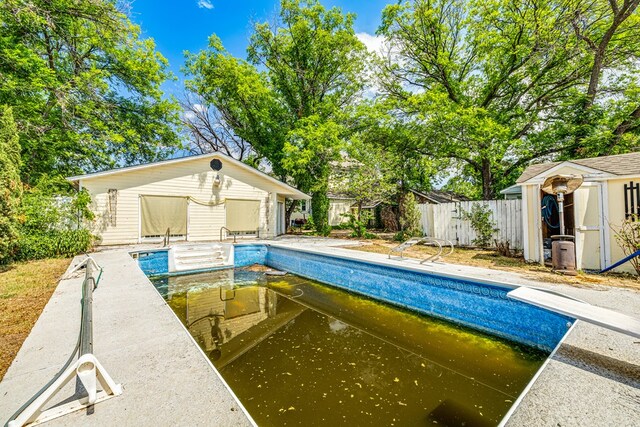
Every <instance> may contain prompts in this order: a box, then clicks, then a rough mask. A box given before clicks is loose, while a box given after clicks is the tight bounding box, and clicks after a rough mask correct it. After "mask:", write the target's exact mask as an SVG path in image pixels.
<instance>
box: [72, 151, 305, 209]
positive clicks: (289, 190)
mask: <svg viewBox="0 0 640 427" xmlns="http://www.w3.org/2000/svg"><path fill="white" fill-rule="evenodd" d="M216 158H217V159H220V160H222V161H225V162H228V163H231V164H233V165H235V166H237V167H239V168H241V169H244V170H245V171H248V172H250V173H253V174H255V175H257V176H259V177H260V178H263V179H264V180H266V181H268V182H269V183H270V184H274V185H275V186H276V187H277V188H279V189H281V190H283V191H280V193H282V194H283V195H286V196H289V197H291V198H293V199H310V198H311V197H310V196H308V195H307V194H305V193H303V192H302V191H300V190H298V189H297V188H294V187H292V186H290V185H289V184H286V183H284V182H282V181H280V180H277V179H275V178H274V177H272V176H270V175H267V174H266V173H264V172H262V171H259V170H258V169H256V168H253V167H251V166H249V165H247V164H245V163H242V162H241V161H239V160H236V159H234V158H233V157H230V156H227V155H226V154H222V153H220V152H215V153H208V154H200V155H197V156H185V157H179V158H177V159H169V160H161V161H158V162H151V163H143V164H140V165H133V166H125V167H122V168H114V169H109V170H105V171H101V172H93V173H87V174H84V175H76V176H71V177H68V178H67V181H70V182H79V181H84V180H88V179H93V178H101V177H104V176H109V175H116V174H121V173H128V172H133V171H139V170H141V169H148V168H155V167H160V166H167V165H172V164H177V163H183V162H188V161H192V160H198V159H216Z"/></svg>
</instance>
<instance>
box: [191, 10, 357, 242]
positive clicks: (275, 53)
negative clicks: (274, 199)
mask: <svg viewBox="0 0 640 427" xmlns="http://www.w3.org/2000/svg"><path fill="white" fill-rule="evenodd" d="M353 20H354V16H353V15H352V14H346V15H345V14H343V13H342V12H341V11H340V9H338V8H332V9H329V10H326V9H325V8H324V7H323V6H322V5H320V3H319V2H318V1H317V0H309V1H299V0H282V1H281V3H280V11H279V14H278V16H277V17H276V18H275V19H274V21H273V23H261V24H257V25H255V27H254V33H253V35H252V36H251V42H250V44H249V47H248V61H244V60H240V59H236V58H234V57H232V56H231V55H229V54H228V53H227V52H225V50H224V48H223V46H222V44H221V42H220V40H219V39H218V38H217V37H216V36H212V37H211V38H210V40H209V49H208V50H206V51H203V52H200V53H198V54H190V55H188V59H187V67H186V68H187V72H188V73H189V74H191V75H192V79H191V80H190V81H189V82H187V87H188V88H189V89H190V90H191V91H193V92H195V93H197V94H199V95H200V96H202V97H203V98H204V99H205V100H206V101H207V102H208V103H209V104H211V105H212V106H214V107H215V108H216V109H217V110H218V111H220V113H221V114H222V117H223V119H224V120H225V122H226V123H228V124H229V125H230V126H232V128H233V132H234V134H236V135H238V136H240V137H241V138H243V139H244V140H246V141H248V142H250V143H251V145H252V147H253V149H254V150H255V151H256V152H257V153H258V155H260V156H263V157H265V158H266V159H268V160H269V162H270V164H271V167H272V170H273V172H274V173H275V174H276V175H278V176H279V177H280V178H282V179H287V178H289V179H291V180H293V183H294V184H295V185H297V186H298V187H299V188H300V189H301V190H303V191H310V192H312V196H313V199H312V206H313V210H314V223H315V225H316V227H317V228H318V230H319V231H322V232H324V231H326V230H327V228H328V224H327V207H328V201H327V198H326V197H327V196H326V191H327V186H328V175H329V168H328V162H329V161H331V160H333V159H336V158H338V155H339V149H340V142H341V141H342V139H343V138H342V136H343V134H344V129H343V128H342V126H341V122H342V120H341V118H340V113H341V110H342V109H343V108H345V107H346V106H348V105H349V104H351V103H352V102H354V101H355V100H356V97H357V95H358V94H359V92H360V91H361V89H362V87H363V81H364V79H363V77H364V76H363V71H364V55H365V47H364V45H363V44H362V43H360V42H359V40H358V39H357V37H356V36H355V33H354V31H353ZM291 208H292V209H293V208H295V205H292V206H291ZM316 219H317V221H316Z"/></svg>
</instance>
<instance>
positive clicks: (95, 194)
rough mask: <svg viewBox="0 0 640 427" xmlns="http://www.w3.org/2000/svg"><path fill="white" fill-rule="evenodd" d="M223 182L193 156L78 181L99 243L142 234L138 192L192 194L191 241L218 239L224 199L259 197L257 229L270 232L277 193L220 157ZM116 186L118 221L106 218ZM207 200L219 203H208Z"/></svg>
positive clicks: (132, 240)
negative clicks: (217, 181)
mask: <svg viewBox="0 0 640 427" xmlns="http://www.w3.org/2000/svg"><path fill="white" fill-rule="evenodd" d="M219 174H220V178H221V179H222V185H221V186H220V187H219V188H216V187H214V186H213V180H214V178H215V176H216V172H214V171H212V170H211V169H210V167H209V159H194V160H193V161H187V162H181V163H179V164H171V165H166V166H162V165H160V166H157V167H153V168H145V169H141V170H132V171H126V172H125V171H123V172H121V173H116V174H111V175H107V176H102V177H94V178H90V179H85V180H82V181H81V185H82V187H83V188H86V189H87V190H88V191H89V193H90V194H91V198H92V206H91V208H92V210H93V212H94V213H95V215H96V217H95V220H94V221H93V223H92V224H91V226H92V230H93V232H94V234H96V235H98V236H99V237H100V239H99V244H101V245H113V244H130V243H137V242H138V241H139V237H140V210H139V196H140V195H164V196H190V197H192V198H193V199H195V200H196V201H197V202H202V204H200V203H197V202H196V201H193V200H190V201H189V207H188V226H187V239H188V240H189V241H202V240H216V239H218V238H219V236H220V228H221V227H222V226H224V225H225V221H226V219H225V206H224V203H221V202H224V200H225V199H226V198H229V199H247V200H260V235H261V236H264V237H272V236H273V235H274V233H275V221H274V219H275V218H272V216H274V215H273V214H274V212H273V208H272V206H271V205H273V204H274V202H275V200H276V197H277V196H276V193H271V194H270V193H269V192H267V191H265V190H264V189H263V188H267V187H268V184H266V183H265V180H264V179H262V178H260V177H259V175H256V174H253V173H251V172H249V171H246V170H243V169H241V168H239V167H237V166H235V165H232V164H230V163H229V162H226V163H225V162H223V168H222V170H221V171H220V172H219ZM109 189H117V190H118V196H117V206H116V223H115V225H112V224H110V222H109V215H108V190H109ZM207 203H220V204H218V205H216V206H206V204H207Z"/></svg>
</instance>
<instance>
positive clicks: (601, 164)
mask: <svg viewBox="0 0 640 427" xmlns="http://www.w3.org/2000/svg"><path fill="white" fill-rule="evenodd" d="M561 163H563V162H551V163H538V164H535V165H531V166H529V167H528V168H527V169H525V171H524V172H523V173H522V175H520V178H518V179H517V181H516V182H517V183H523V182H525V181H528V180H530V179H531V178H533V177H536V176H538V175H540V174H541V173H544V172H546V171H548V170H549V169H551V168H553V167H554V166H557V165H559V164H561ZM564 163H568V164H571V163H573V164H575V165H580V166H584V167H588V168H591V169H597V170H600V171H602V172H606V173H609V174H611V175H616V176H623V175H635V174H640V152H634V153H628V154H617V155H614V156H601V157H590V158H587V159H575V160H567V161H566V162H564Z"/></svg>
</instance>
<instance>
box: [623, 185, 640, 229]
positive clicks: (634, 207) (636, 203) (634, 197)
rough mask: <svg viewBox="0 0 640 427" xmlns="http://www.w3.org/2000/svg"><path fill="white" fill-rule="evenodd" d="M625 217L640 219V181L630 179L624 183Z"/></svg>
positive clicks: (634, 219) (633, 219)
mask: <svg viewBox="0 0 640 427" xmlns="http://www.w3.org/2000/svg"><path fill="white" fill-rule="evenodd" d="M624 217H625V219H631V220H632V221H636V220H638V219H640V183H637V184H634V183H633V181H630V182H629V184H625V185H624Z"/></svg>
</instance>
